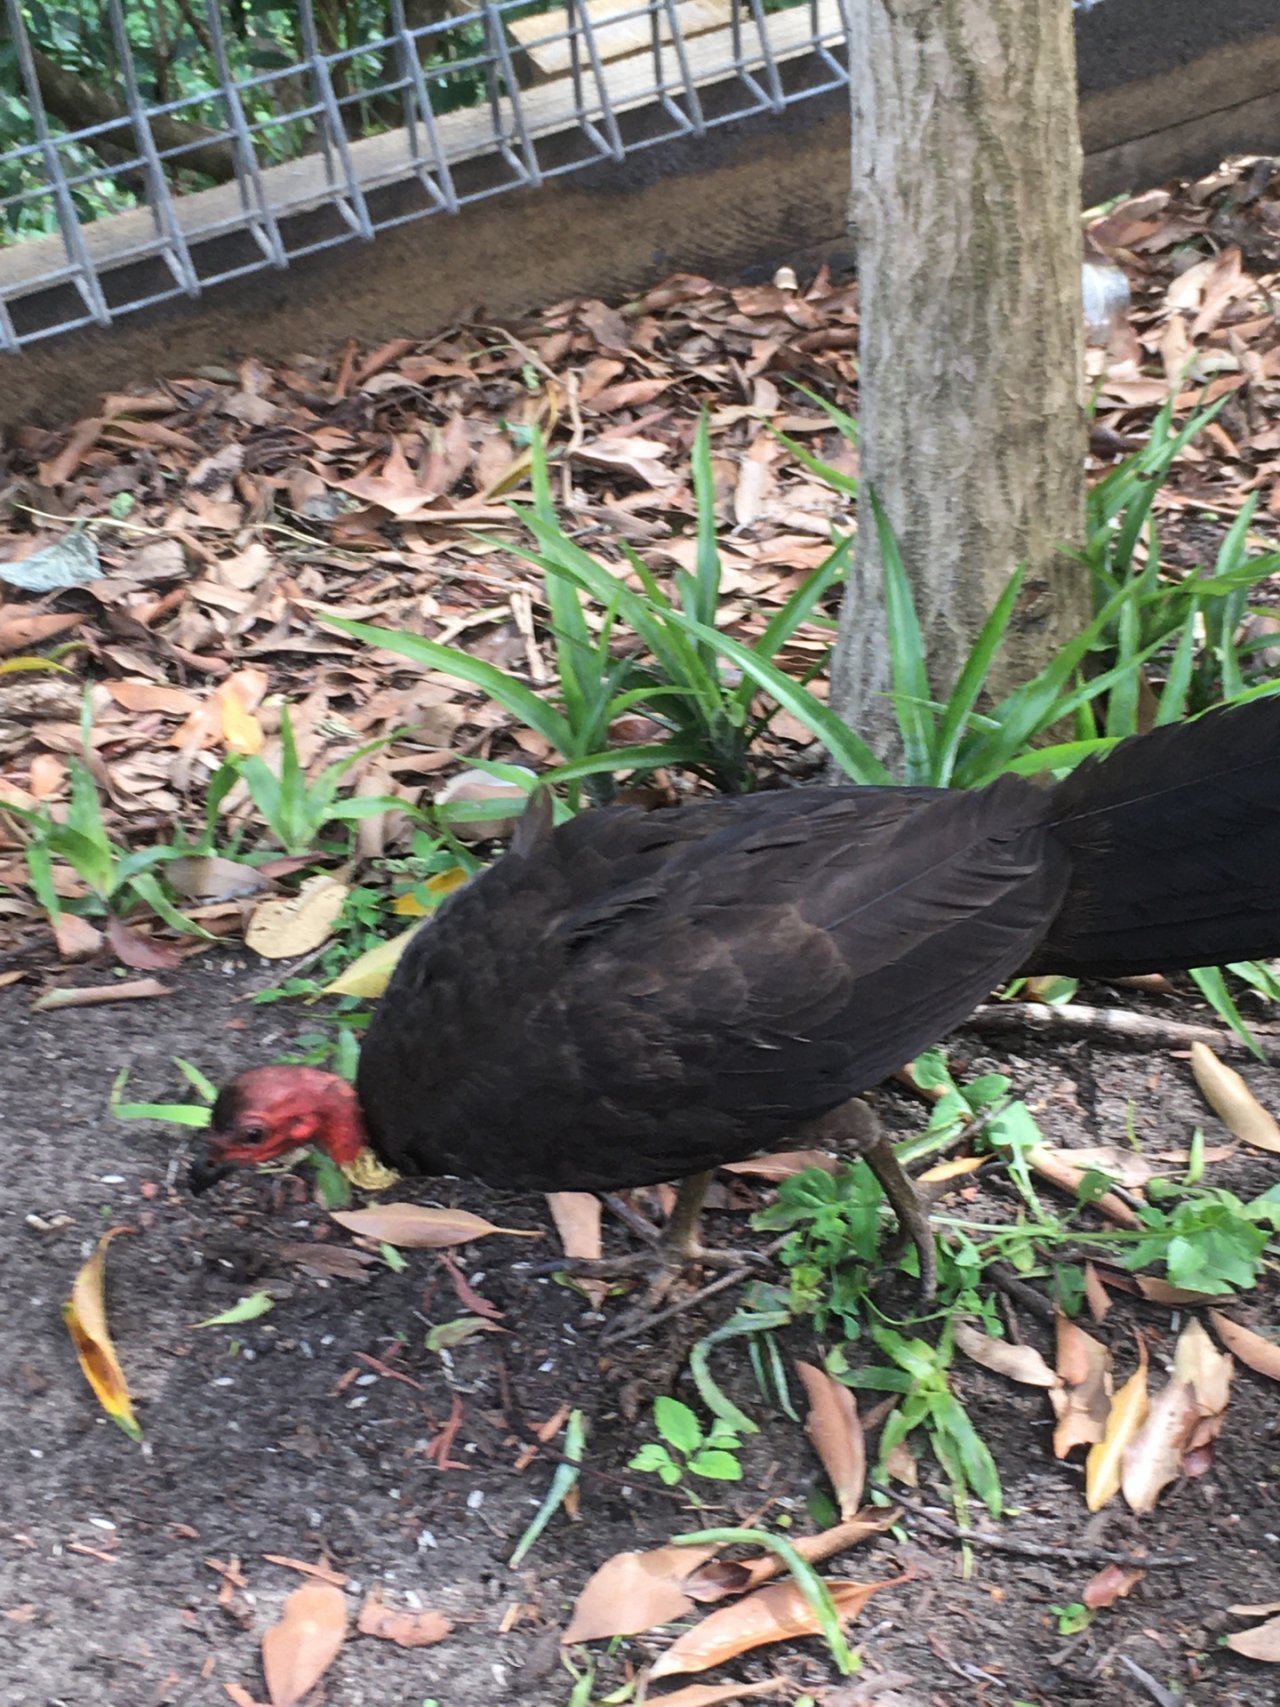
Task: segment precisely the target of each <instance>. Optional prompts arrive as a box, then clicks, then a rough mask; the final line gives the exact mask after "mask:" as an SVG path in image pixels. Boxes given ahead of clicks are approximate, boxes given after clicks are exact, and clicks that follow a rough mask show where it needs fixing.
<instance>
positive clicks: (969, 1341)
mask: <svg viewBox="0 0 1280 1707" xmlns="http://www.w3.org/2000/svg"><path fill="white" fill-rule="evenodd" d="M952 1333H953V1336H954V1338H955V1342H956V1344H957V1345H958V1346H959V1347H960V1350H961V1351H962V1352H963V1353H964V1354H965V1356H966V1357H971V1358H972V1359H973V1361H974V1362H975V1363H980V1364H981V1365H982V1367H983V1368H984V1369H991V1370H994V1371H995V1373H996V1374H997V1375H1007V1376H1008V1377H1009V1379H1010V1380H1011V1381H1019V1382H1021V1383H1022V1385H1023V1386H1024V1387H1058V1386H1060V1385H1061V1377H1060V1376H1058V1375H1056V1374H1055V1373H1054V1372H1053V1370H1052V1369H1050V1367H1049V1365H1048V1364H1047V1363H1046V1362H1045V1360H1044V1358H1043V1357H1041V1355H1040V1353H1039V1352H1038V1351H1037V1350H1036V1348H1035V1347H1034V1346H1033V1345H1014V1344H1013V1343H1012V1342H1011V1341H1009V1340H998V1339H993V1338H992V1336H991V1335H990V1334H983V1333H979V1332H978V1330H977V1328H975V1327H972V1326H971V1325H970V1324H969V1323H968V1322H956V1323H955V1325H954V1327H953V1329H952Z"/></svg>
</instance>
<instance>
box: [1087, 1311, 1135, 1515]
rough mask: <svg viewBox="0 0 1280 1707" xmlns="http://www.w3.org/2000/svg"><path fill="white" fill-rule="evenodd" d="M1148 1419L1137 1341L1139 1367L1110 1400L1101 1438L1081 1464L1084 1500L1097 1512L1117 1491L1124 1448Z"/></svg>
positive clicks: (1122, 1464)
mask: <svg viewBox="0 0 1280 1707" xmlns="http://www.w3.org/2000/svg"><path fill="white" fill-rule="evenodd" d="M1146 1420H1147V1347H1146V1344H1145V1342H1144V1341H1143V1340H1142V1339H1139V1341H1138V1367H1137V1369H1135V1370H1134V1372H1133V1374H1132V1375H1131V1376H1130V1377H1129V1379H1128V1380H1127V1381H1126V1382H1125V1384H1124V1386H1123V1387H1122V1388H1121V1389H1120V1391H1119V1392H1118V1393H1117V1394H1116V1396H1115V1398H1114V1399H1113V1400H1112V1401H1111V1412H1110V1414H1109V1416H1108V1417H1107V1426H1106V1429H1105V1430H1104V1432H1103V1436H1102V1439H1101V1440H1100V1441H1098V1443H1097V1445H1095V1446H1091V1447H1090V1448H1089V1456H1088V1458H1087V1459H1086V1460H1085V1467H1084V1494H1085V1502H1086V1504H1087V1505H1088V1507H1089V1510H1090V1511H1100V1510H1101V1509H1102V1507H1103V1506H1104V1505H1106V1503H1107V1501H1108V1500H1110V1499H1114V1498H1115V1496H1116V1494H1118V1493H1119V1492H1120V1480H1121V1475H1122V1473H1123V1467H1124V1455H1125V1451H1126V1449H1127V1448H1128V1447H1129V1446H1130V1444H1131V1443H1132V1441H1133V1439H1134V1436H1135V1435H1136V1434H1137V1433H1138V1430H1139V1429H1140V1428H1141V1427H1142V1425H1143V1423H1144V1422H1145V1421H1146Z"/></svg>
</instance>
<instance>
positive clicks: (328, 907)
mask: <svg viewBox="0 0 1280 1707" xmlns="http://www.w3.org/2000/svg"><path fill="white" fill-rule="evenodd" d="M349 893H350V890H349V886H348V885H347V884H345V883H339V882H338V880H337V878H335V877H330V876H328V875H327V874H325V873H324V872H321V873H320V874H319V875H318V876H316V877H309V878H308V879H307V881H306V882H305V883H304V884H303V885H302V887H301V889H299V891H298V893H297V894H296V895H275V896H272V897H271V898H270V899H268V900H266V901H261V902H259V904H258V906H257V907H255V908H254V911H253V917H252V918H251V919H250V920H249V925H248V928H247V929H246V931H245V933H244V940H245V946H246V947H247V948H251V949H252V950H253V952H254V953H255V954H260V955H261V956H262V958H263V959H264V960H292V959H294V958H295V956H297V955H300V954H310V953H311V951H312V949H314V948H319V947H320V945H321V944H322V943H325V942H327V941H328V940H329V937H330V935H331V933H332V931H333V927H334V925H335V924H337V922H338V915H339V914H340V913H341V912H342V904H343V902H344V901H345V900H346V898H347V895H348V894H349Z"/></svg>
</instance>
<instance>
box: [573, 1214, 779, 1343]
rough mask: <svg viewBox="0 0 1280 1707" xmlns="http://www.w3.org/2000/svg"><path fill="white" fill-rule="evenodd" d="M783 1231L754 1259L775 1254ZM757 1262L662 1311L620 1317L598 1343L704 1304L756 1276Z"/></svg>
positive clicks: (639, 1330) (642, 1330)
mask: <svg viewBox="0 0 1280 1707" xmlns="http://www.w3.org/2000/svg"><path fill="white" fill-rule="evenodd" d="M790 1236H791V1235H790V1234H789V1233H784V1234H783V1235H782V1237H781V1238H780V1239H775V1240H774V1241H773V1243H772V1244H771V1245H766V1246H765V1247H764V1249H763V1250H762V1251H759V1252H757V1253H756V1255H757V1257H758V1258H764V1257H771V1256H776V1255H777V1253H778V1252H779V1251H780V1250H781V1249H782V1247H783V1245H784V1244H786V1242H787V1240H788V1239H789V1238H790ZM759 1277H760V1269H759V1266H758V1264H756V1265H753V1266H751V1267H750V1268H745V1267H744V1268H734V1269H730V1270H729V1272H728V1274H722V1275H721V1276H720V1278H719V1280H713V1281H712V1282H711V1284H710V1285H709V1286H704V1287H702V1288H701V1289H700V1290H699V1291H697V1292H694V1293H693V1294H691V1296H690V1297H688V1298H682V1299H681V1300H680V1302H679V1303H678V1304H671V1305H669V1306H668V1307H667V1308H666V1309H665V1310H659V1311H658V1312H657V1313H656V1314H655V1315H652V1316H644V1317H643V1318H638V1319H636V1320H634V1321H631V1320H626V1319H624V1320H623V1321H621V1322H620V1323H618V1325H617V1326H616V1327H613V1328H610V1329H609V1331H608V1332H607V1333H604V1334H602V1335H601V1336H600V1343H601V1345H611V1344H614V1343H616V1342H617V1341H618V1340H624V1339H634V1338H635V1336H636V1335H637V1334H639V1333H647V1332H648V1330H649V1329H650V1328H656V1327H658V1326H660V1325H661V1324H662V1323H663V1322H669V1321H670V1320H671V1319H672V1317H673V1316H681V1315H683V1314H684V1312H685V1311H686V1310H693V1309H695V1308H696V1307H697V1306H698V1305H699V1304H705V1303H706V1301H707V1299H708V1298H714V1297H716V1296H717V1295H718V1294H719V1293H721V1292H727V1291H728V1290H729V1288H730V1287H731V1286H740V1285H741V1284H742V1282H743V1281H744V1280H752V1279H759Z"/></svg>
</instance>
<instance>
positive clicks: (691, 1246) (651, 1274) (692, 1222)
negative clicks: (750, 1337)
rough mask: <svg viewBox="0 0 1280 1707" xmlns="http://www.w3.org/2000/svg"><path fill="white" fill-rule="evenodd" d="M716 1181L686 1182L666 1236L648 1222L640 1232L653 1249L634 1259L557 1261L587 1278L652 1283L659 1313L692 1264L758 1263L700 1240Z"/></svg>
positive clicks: (649, 1302) (696, 1178)
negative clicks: (704, 1207)
mask: <svg viewBox="0 0 1280 1707" xmlns="http://www.w3.org/2000/svg"><path fill="white" fill-rule="evenodd" d="M712 1177H713V1176H712V1174H711V1173H702V1174H690V1175H689V1176H688V1178H686V1179H683V1180H681V1181H680V1187H679V1190H678V1192H677V1194H676V1201H675V1207H674V1209H672V1211H671V1215H670V1217H669V1218H668V1221H667V1224H666V1226H665V1227H664V1228H663V1229H662V1232H661V1234H660V1235H658V1236H657V1237H655V1236H654V1229H652V1228H649V1227H648V1224H647V1223H642V1225H641V1227H639V1228H637V1229H636V1230H637V1231H638V1232H640V1233H641V1236H642V1237H643V1238H644V1239H645V1240H646V1242H647V1244H648V1249H647V1250H644V1251H641V1252H639V1253H636V1254H633V1255H630V1256H622V1257H604V1258H602V1259H600V1260H598V1261H591V1260H585V1261H584V1260H576V1259H575V1260H573V1261H569V1262H563V1263H557V1264H556V1265H555V1266H556V1268H557V1269H559V1270H561V1271H562V1272H563V1273H566V1274H575V1275H582V1276H584V1277H593V1276H600V1277H603V1278H606V1279H617V1278H624V1277H626V1276H629V1275H637V1276H639V1277H640V1278H641V1279H647V1280H648V1282H649V1286H648V1291H647V1293H646V1296H645V1303H644V1308H645V1309H653V1308H654V1307H655V1306H656V1305H657V1304H659V1303H660V1302H661V1301H662V1300H663V1299H664V1298H665V1297H666V1295H667V1293H668V1292H669V1291H670V1289H671V1286H672V1284H673V1282H674V1281H675V1280H677V1279H678V1278H679V1276H680V1274H681V1272H682V1271H683V1270H684V1269H685V1268H687V1267H688V1266H690V1265H691V1264H694V1263H700V1264H706V1265H707V1266H708V1267H713V1268H737V1267H740V1266H741V1265H742V1264H743V1263H744V1262H745V1263H750V1262H752V1261H753V1260H754V1259H753V1256H752V1254H751V1253H748V1252H743V1251H728V1250H715V1249H712V1250H708V1249H707V1248H706V1247H705V1246H704V1245H703V1244H702V1242H701V1240H700V1239H699V1237H698V1230H699V1225H700V1222H701V1219H702V1205H703V1201H704V1199H705V1198H706V1195H707V1187H708V1186H709V1185H710V1183H711V1180H712ZM605 1201H606V1202H607V1203H609V1206H610V1208H613V1207H615V1206H614V1204H613V1202H612V1200H611V1199H610V1198H606V1199H605ZM623 1219H624V1220H626V1221H627V1223H628V1225H630V1224H631V1219H632V1218H631V1216H630V1215H627V1216H624V1217H623Z"/></svg>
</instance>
